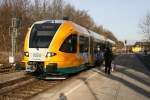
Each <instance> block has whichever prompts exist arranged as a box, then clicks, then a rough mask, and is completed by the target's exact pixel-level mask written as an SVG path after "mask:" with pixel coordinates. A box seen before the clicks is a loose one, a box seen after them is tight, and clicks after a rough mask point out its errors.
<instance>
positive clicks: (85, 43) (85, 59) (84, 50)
mask: <svg viewBox="0 0 150 100" xmlns="http://www.w3.org/2000/svg"><path fill="white" fill-rule="evenodd" d="M79 53H80V55H81V56H82V64H88V63H89V56H88V54H89V38H88V37H85V36H79Z"/></svg>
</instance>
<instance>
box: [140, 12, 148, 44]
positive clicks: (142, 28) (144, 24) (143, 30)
mask: <svg viewBox="0 0 150 100" xmlns="http://www.w3.org/2000/svg"><path fill="white" fill-rule="evenodd" d="M139 27H140V31H141V33H142V34H143V35H144V36H145V39H146V40H148V41H150V12H147V13H146V15H145V16H144V18H143V20H142V21H141V22H140V24H139Z"/></svg>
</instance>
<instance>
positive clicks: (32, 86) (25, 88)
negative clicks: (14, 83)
mask: <svg viewBox="0 0 150 100" xmlns="http://www.w3.org/2000/svg"><path fill="white" fill-rule="evenodd" d="M60 82H61V81H60V80H59V81H45V80H39V79H36V78H35V79H34V80H33V81H31V82H29V83H27V84H24V85H22V86H18V87H17V88H15V89H13V90H10V91H6V92H4V93H1V94H0V100H27V99H30V98H31V97H33V96H35V95H37V94H39V93H41V92H44V91H46V90H48V89H50V88H52V87H54V86H55V85H56V84H58V83H60Z"/></svg>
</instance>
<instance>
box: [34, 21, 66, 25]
mask: <svg viewBox="0 0 150 100" xmlns="http://www.w3.org/2000/svg"><path fill="white" fill-rule="evenodd" d="M63 22H64V20H42V21H37V22H35V23H34V24H43V23H60V24H61V23H63Z"/></svg>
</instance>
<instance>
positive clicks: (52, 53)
mask: <svg viewBox="0 0 150 100" xmlns="http://www.w3.org/2000/svg"><path fill="white" fill-rule="evenodd" d="M55 55H56V53H54V52H47V54H46V57H52V56H55Z"/></svg>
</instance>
